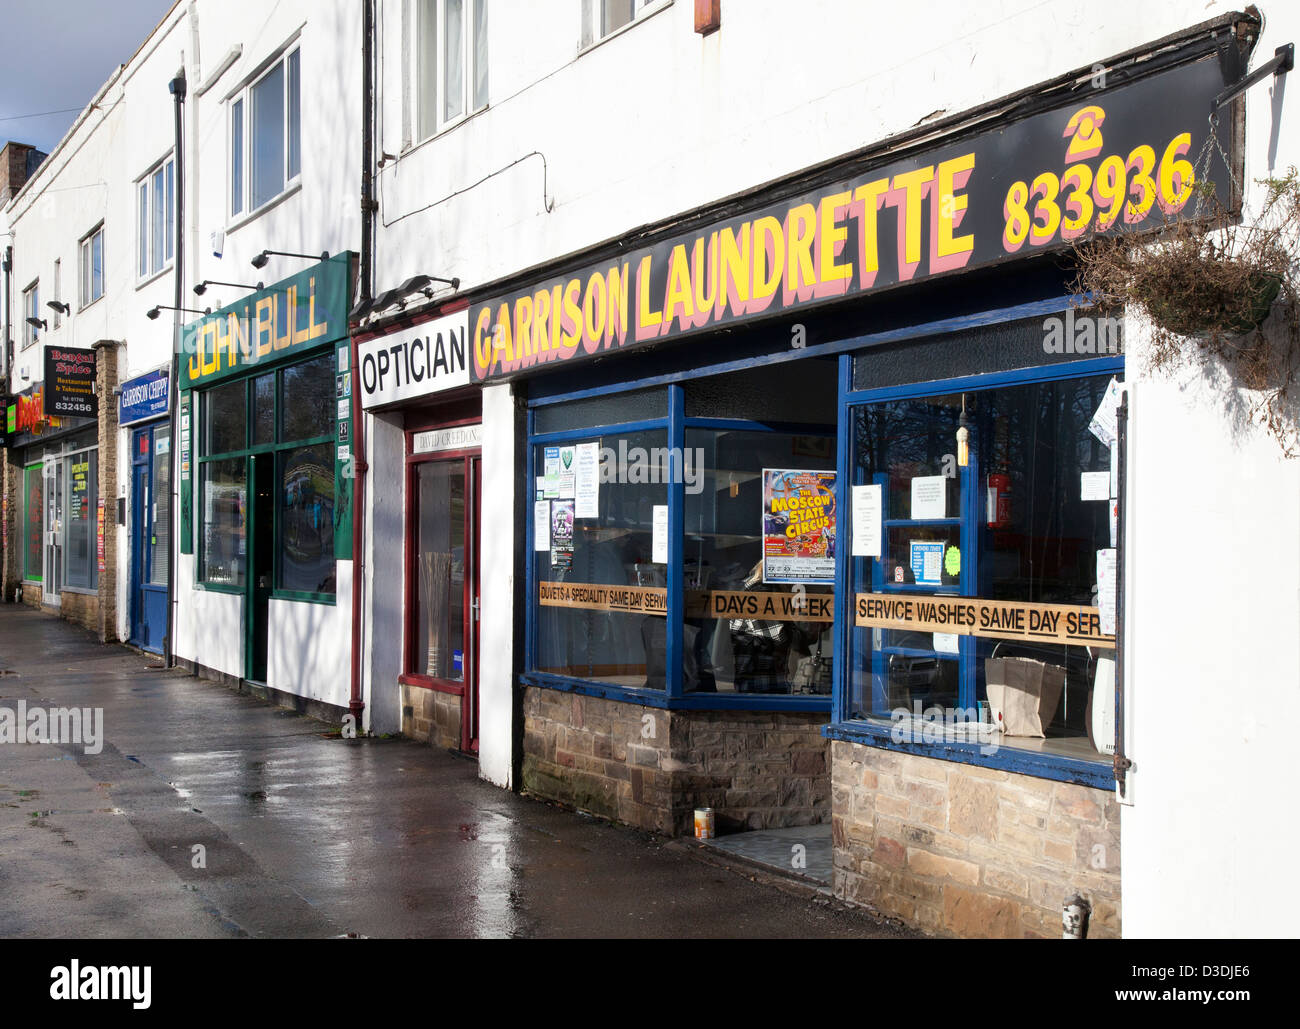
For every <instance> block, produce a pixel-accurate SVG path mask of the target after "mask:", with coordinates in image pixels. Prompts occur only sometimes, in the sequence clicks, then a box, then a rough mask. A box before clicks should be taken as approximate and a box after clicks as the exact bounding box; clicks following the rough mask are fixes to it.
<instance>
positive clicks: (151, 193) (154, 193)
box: [87, 157, 176, 302]
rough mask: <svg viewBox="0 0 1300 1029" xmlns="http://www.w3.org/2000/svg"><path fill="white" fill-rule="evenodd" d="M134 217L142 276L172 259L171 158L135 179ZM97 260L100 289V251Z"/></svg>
mask: <svg viewBox="0 0 1300 1029" xmlns="http://www.w3.org/2000/svg"><path fill="white" fill-rule="evenodd" d="M136 219H137V222H136V224H137V226H138V230H137V233H136V276H137V277H138V278H141V279H143V278H146V277H147V276H150V275H154V274H156V273H157V272H160V271H162V270H163V269H164V268H165V267H167V265H169V264H171V262H172V256H173V254H172V251H173V249H174V247H175V240H176V161H175V160H174V159H173V158H171V157H169V158H167V159H166V160H165V161H163V162H162V163H160V164H158V165H157V166H156V167H154V168H151V169H150V170H149V171H148V172H146V173H145V175H144V176H143V177H142V178H140V179H139V180H138V181H137V183H136ZM101 246H102V239H101ZM100 261H101V271H100V275H101V282H100V289H101V291H102V289H103V282H102V275H103V271H102V267H103V266H102V261H103V252H102V250H101V252H100ZM87 302H88V301H87Z"/></svg>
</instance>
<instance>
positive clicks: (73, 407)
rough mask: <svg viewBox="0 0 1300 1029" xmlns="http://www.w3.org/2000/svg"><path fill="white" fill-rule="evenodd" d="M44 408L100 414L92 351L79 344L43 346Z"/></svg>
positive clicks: (52, 411) (49, 411) (56, 412)
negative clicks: (78, 345) (71, 345)
mask: <svg viewBox="0 0 1300 1029" xmlns="http://www.w3.org/2000/svg"><path fill="white" fill-rule="evenodd" d="M45 411H46V413H47V414H54V415H66V414H71V415H81V416H82V417H87V418H93V417H95V416H96V415H98V414H99V397H97V396H96V395H95V351H93V350H82V349H80V348H78V347H53V346H47V347H46V348H45Z"/></svg>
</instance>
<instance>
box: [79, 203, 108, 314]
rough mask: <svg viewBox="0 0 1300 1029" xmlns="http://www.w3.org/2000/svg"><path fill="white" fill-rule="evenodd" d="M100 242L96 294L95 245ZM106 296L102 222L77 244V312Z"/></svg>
mask: <svg viewBox="0 0 1300 1029" xmlns="http://www.w3.org/2000/svg"><path fill="white" fill-rule="evenodd" d="M96 239H98V240H99V292H98V293H95V292H94V289H95V270H94V260H95V258H94V245H95V240H96ZM103 295H104V223H103V222H100V223H99V224H98V225H96V226H95V227H94V228H93V229H91V230H90V231H89V232H87V233H86V234H85V235H84V236H82V237H81V240H80V242H78V244H77V310H79V311H80V310H84V309H85V308H87V307H89V306H90V305H91V304H93V303H94V302H95V301H96V300H98V299H99V298H100V297H102V296H103Z"/></svg>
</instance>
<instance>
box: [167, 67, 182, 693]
mask: <svg viewBox="0 0 1300 1029" xmlns="http://www.w3.org/2000/svg"><path fill="white" fill-rule="evenodd" d="M167 88H168V90H169V91H170V92H171V95H172V100H173V101H174V103H173V105H172V106H173V108H174V110H175V116H176V155H175V158H174V160H175V161H176V222H175V224H176V265H175V267H174V268H173V270H172V276H173V278H174V279H175V285H176V290H175V297H176V298H175V300H174V301H173V306H174V307H176V308H177V310H175V311H173V312H172V316H173V317H172V361H171V372H170V374H169V375H168V376H167V422H168V425H169V426H170V432H171V441H170V445H169V446H168V448H167V449H168V453H167V463H168V464H169V465H170V466H171V481H170V483H169V486H170V488H171V491H172V496H171V503H170V504H168V505H167V517H168V518H169V519H171V523H172V525H175V524H176V522H177V516H178V514H179V509H178V506H177V502H178V500H179V489H178V486H177V481H176V480H177V475H176V471H177V468H176V455H177V454H178V453H179V452H180V447H179V446H177V443H178V442H179V441H180V435H179V434H178V433H177V431H176V407H177V403H176V376H177V373H178V372H179V371H180V352H181V311H180V308H181V306H182V299H183V298H182V295H181V290H182V287H181V283H182V282H183V281H184V268H185V151H184V149H182V146H181V143H182V137H181V118H182V115H183V114H184V110H185V69H184V68H181V70H180V71H178V72H177V73H176V77H175V78H174V79H172V80H171V82H169V83H168V84H167ZM176 542H177V541H176V533H174V532H168V533H167V633H166V635H164V636H163V664H164V665H165V666H166V667H168V668H171V667H173V666H174V665H175V664H176V654H175V648H174V644H175V640H176Z"/></svg>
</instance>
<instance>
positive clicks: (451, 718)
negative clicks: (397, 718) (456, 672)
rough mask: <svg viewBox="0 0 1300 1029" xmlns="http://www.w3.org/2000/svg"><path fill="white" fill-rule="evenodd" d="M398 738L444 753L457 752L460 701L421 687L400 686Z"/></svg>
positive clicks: (453, 696) (458, 698)
mask: <svg viewBox="0 0 1300 1029" xmlns="http://www.w3.org/2000/svg"><path fill="white" fill-rule="evenodd" d="M401 691H402V735H403V736H409V737H410V738H411V739H414V740H419V741H420V742H421V743H428V744H430V745H431V746H434V747H442V748H444V749H446V750H459V749H460V706H461V698H460V697H458V696H457V695H456V694H454V693H444V692H442V691H441V690H431V689H428V688H427V687H424V686H408V685H406V684H405V683H403V684H402V686H401Z"/></svg>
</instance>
